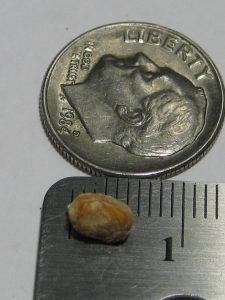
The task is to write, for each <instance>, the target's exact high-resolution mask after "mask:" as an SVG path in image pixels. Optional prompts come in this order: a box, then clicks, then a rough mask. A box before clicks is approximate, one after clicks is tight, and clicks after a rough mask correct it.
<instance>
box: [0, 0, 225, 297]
mask: <svg viewBox="0 0 225 300" xmlns="http://www.w3.org/2000/svg"><path fill="white" fill-rule="evenodd" d="M224 8H225V2H224V0H221V1H220V0H217V1H216V0H214V1H210V0H209V1H206V0H198V1H196V0H183V1H182V0H166V1H160V0H157V1H150V0H146V1H145V0H136V1H135V0H134V1H131V0H114V1H112V0H111V1H107V0H82V1H78V0H77V1H75V0H73V1H72V0H71V1H69V0H67V1H66V0H63V1H59V0H52V1H47V0H45V1H41V0H39V1H38V0H37V1H34V0H27V1H22V0H15V1H9V0H0V95H1V96H0V97H1V100H0V103H1V109H0V132H1V135H0V137H1V145H0V192H1V194H0V299H3V300H8V299H17V300H30V299H32V294H33V284H34V274H35V263H36V254H37V243H38V230H39V224H40V208H41V206H42V201H43V198H44V195H45V192H46V191H47V189H48V188H49V187H50V186H51V185H52V184H53V183H54V182H56V181H58V180H59V179H61V178H63V177H68V176H78V175H84V174H83V173H82V172H80V171H78V170H77V169H76V168H74V167H73V166H72V165H70V164H69V163H68V162H67V161H65V160H64V159H63V158H62V157H61V156H60V155H59V154H58V153H57V152H56V151H55V149H54V148H53V146H52V145H51V144H50V142H49V141H48V139H47V137H46V136H45V133H44V131H43V129H42V126H41V122H40V119H39V111H38V98H39V93H40V89H41V83H42V79H43V76H44V73H45V71H46V69H47V67H48V65H49V64H50V62H51V60H52V59H53V58H54V56H55V55H56V54H57V53H58V52H59V51H60V50H61V48H62V47H63V46H64V45H66V44H67V43H68V42H70V41H71V40H72V39H73V38H75V37H76V36H78V35H80V34H81V33H84V32H85V31H87V30H90V29H92V28H94V27H96V26H100V25H104V24H108V23H113V22H120V21H142V22H151V23H157V24H160V25H164V26H167V27H170V28H172V29H175V30H177V31H179V32H181V33H183V34H185V35H187V36H188V37H190V38H191V39H193V40H194V41H195V42H197V43H198V44H199V45H200V46H201V47H202V48H203V49H205V50H206V52H208V54H209V55H210V56H211V58H212V59H213V60H214V62H215V63H216V65H217V66H218V68H219V70H220V73H221V75H222V76H223V77H225V17H224V13H225V9H224ZM224 155H225V128H223V130H222V132H221V134H220V136H219V138H218V140H217V142H216V144H215V146H214V147H213V149H212V150H211V151H210V152H209V154H207V156H206V157H205V158H204V159H203V160H201V161H200V162H199V163H198V164H197V165H196V166H194V167H192V168H191V169H190V170H188V171H186V172H184V173H183V174H181V175H179V176H177V177H176V179H179V180H194V181H218V182H225V165H224Z"/></svg>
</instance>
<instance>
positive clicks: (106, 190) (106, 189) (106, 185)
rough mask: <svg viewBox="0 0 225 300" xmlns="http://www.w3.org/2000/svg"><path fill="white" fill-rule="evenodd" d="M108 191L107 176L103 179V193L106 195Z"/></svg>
mask: <svg viewBox="0 0 225 300" xmlns="http://www.w3.org/2000/svg"><path fill="white" fill-rule="evenodd" d="M107 192H108V178H107V177H106V179H105V195H107Z"/></svg>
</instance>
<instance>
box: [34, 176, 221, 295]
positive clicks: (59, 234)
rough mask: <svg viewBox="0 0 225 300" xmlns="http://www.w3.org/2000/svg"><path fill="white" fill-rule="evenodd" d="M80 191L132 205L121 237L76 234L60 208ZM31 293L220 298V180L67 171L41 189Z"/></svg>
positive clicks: (64, 210) (65, 205)
mask: <svg viewBox="0 0 225 300" xmlns="http://www.w3.org/2000/svg"><path fill="white" fill-rule="evenodd" d="M81 192H99V193H105V194H109V195H113V196H115V197H117V198H119V199H121V200H123V201H125V202H127V203H128V205H129V206H130V207H131V208H132V210H133V212H134V214H135V223H134V226H133V230H132V232H131V234H130V236H129V238H128V239H127V241H125V242H124V243H121V244H118V245H104V244H101V243H98V242H94V241H91V240H89V239H86V238H81V237H80V236H78V235H77V234H76V233H75V232H74V231H73V230H72V229H71V227H70V225H69V223H68V220H67V216H66V208H67V205H68V204H69V203H70V202H71V200H72V199H73V198H74V197H75V196H77V195H78V194H79V193H81ZM34 299H35V300H64V299H65V300H74V299H82V300H84V299H85V300H86V299H87V300H89V299H99V300H105V299H106V300H111V299H114V300H115V299H116V300H126V299H138V300H140V299H141V300H145V299H146V300H147V299H148V300H149V299H151V300H161V299H176V300H181V299H182V300H183V299H190V300H191V299H207V300H224V299H225V184H208V183H207V184H205V183H190V182H176V181H157V180H154V181H151V180H147V179H143V180H142V179H141V180H137V179H126V178H119V179H118V178H103V177H102V178H101V177H98V178H95V177H90V178H89V177H74V178H73V177H72V178H67V179H63V180H61V181H59V182H58V183H56V184H55V185H53V186H52V187H51V188H50V190H49V191H48V192H47V194H46V197H45V201H44V205H43V210H42V220H41V231H40V244H39V252H38V262H37V274H36V284H35V293H34Z"/></svg>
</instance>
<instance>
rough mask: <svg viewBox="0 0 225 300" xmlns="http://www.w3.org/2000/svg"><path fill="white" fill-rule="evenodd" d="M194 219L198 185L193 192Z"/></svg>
mask: <svg viewBox="0 0 225 300" xmlns="http://www.w3.org/2000/svg"><path fill="white" fill-rule="evenodd" d="M193 218H196V184H194V190H193Z"/></svg>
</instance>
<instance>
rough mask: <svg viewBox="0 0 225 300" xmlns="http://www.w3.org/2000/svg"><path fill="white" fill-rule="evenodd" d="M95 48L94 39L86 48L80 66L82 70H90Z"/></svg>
mask: <svg viewBox="0 0 225 300" xmlns="http://www.w3.org/2000/svg"><path fill="white" fill-rule="evenodd" d="M93 50H94V43H93V42H92V41H89V42H88V43H87V45H86V46H85V48H84V52H83V57H82V60H81V66H80V68H81V69H82V70H86V71H87V70H89V68H90V63H91V57H92V51H93Z"/></svg>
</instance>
